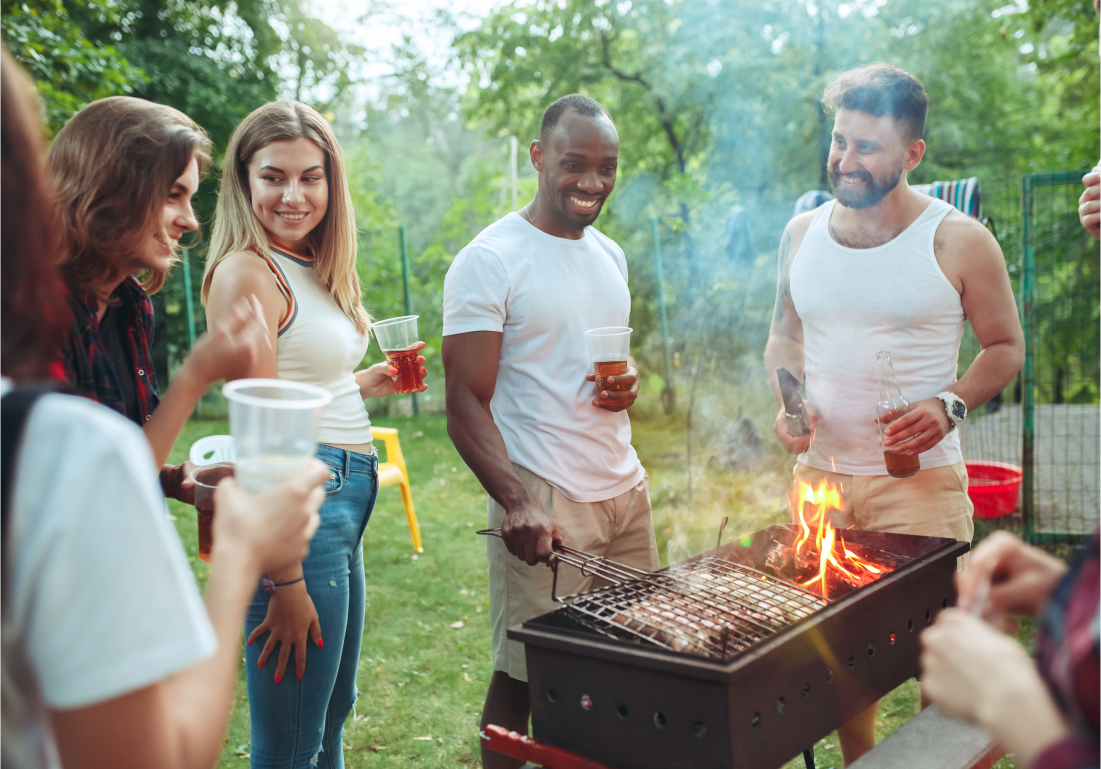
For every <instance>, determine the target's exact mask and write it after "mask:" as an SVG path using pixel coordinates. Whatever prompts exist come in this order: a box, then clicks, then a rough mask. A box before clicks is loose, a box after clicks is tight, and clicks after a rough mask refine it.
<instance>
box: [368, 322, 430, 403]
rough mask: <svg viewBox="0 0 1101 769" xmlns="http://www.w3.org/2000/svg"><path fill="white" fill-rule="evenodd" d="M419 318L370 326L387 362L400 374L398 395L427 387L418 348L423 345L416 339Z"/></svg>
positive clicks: (397, 383) (395, 386)
mask: <svg viewBox="0 0 1101 769" xmlns="http://www.w3.org/2000/svg"><path fill="white" fill-rule="evenodd" d="M419 317H420V316H419V315H403V316H402V317H400V318H390V319H388V320H380V321H377V322H376V323H373V324H371V328H373V329H374V331H375V339H376V340H377V341H378V346H379V347H380V348H382V353H383V355H385V356H386V362H387V363H389V364H390V366H391V367H392V368H396V369H397V370H398V378H397V381H396V382H394V392H396V393H398V394H399V395H404V394H405V393H415V392H417V391H418V390H420V389H421V388H422V387H423V386H424V378H423V377H422V376H421V365H420V364H419V363H417V358H418V357H419V355H418V351H417V344H418V342H420V339H419V338H418V336H417V318H419Z"/></svg>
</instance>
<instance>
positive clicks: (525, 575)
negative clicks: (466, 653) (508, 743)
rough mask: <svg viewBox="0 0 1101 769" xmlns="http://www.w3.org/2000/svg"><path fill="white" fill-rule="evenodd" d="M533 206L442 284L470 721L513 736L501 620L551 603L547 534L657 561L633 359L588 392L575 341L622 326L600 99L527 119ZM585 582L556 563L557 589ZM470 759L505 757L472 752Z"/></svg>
mask: <svg viewBox="0 0 1101 769" xmlns="http://www.w3.org/2000/svg"><path fill="white" fill-rule="evenodd" d="M530 155H531V162H532V165H533V166H535V169H536V170H537V171H538V172H539V188H538V192H537V193H536V196H535V198H534V200H532V201H531V203H529V204H528V205H527V206H526V207H524V208H523V209H521V210H520V211H519V212H514V213H510V214H508V215H507V216H506V217H504V218H503V219H501V220H500V221H498V222H496V223H494V224H492V225H490V226H489V227H487V228H486V229H485V230H484V231H482V233H481V234H479V235H478V237H477V238H475V239H474V240H473V241H472V242H471V243H470V245H468V246H467V247H466V248H464V249H463V250H462V251H461V252H460V253H459V255H458V256H457V257H456V258H455V262H454V263H453V264H452V265H451V268H450V269H449V270H448V273H447V278H446V280H445V282H444V328H443V350H442V351H443V362H444V369H445V371H446V373H447V428H448V433H449V435H450V436H451V439H452V440H453V441H454V442H455V446H456V448H457V449H458V451H459V454H460V455H461V456H462V457H463V459H464V460H465V461H466V463H467V464H468V465H469V466H470V468H471V469H472V470H473V471H474V473H475V475H477V476H478V479H479V480H480V481H481V482H482V485H483V486H484V487H485V489H486V491H487V492H488V494H489V501H488V505H489V511H488V520H489V527H490V528H500V533H501V538H499V539H498V538H495V537H490V538H489V541H488V544H487V554H488V557H489V577H490V614H491V619H492V623H493V666H494V674H493V679H492V682H491V683H490V687H489V692H488V694H487V695H486V702H485V706H484V708H483V710H482V726H483V728H484V727H485V726H486V725H488V724H496V725H498V726H503V727H506V728H508V729H510V730H515V731H519V732H526V731H527V723H528V716H529V713H530V710H529V704H528V686H527V669H526V666H525V664H524V650H523V644H520V643H518V642H515V641H508V640H507V639H506V637H505V631H506V629H507V628H508V627H511V626H513V625H516V624H518V623H520V622H523V621H525V620H528V619H531V618H533V617H535V616H538V615H540V614H544V613H546V612H549V611H553V610H554V609H555V608H556V605H555V604H554V602H553V601H552V599H551V579H552V575H551V571H550V569H547V568H545V567H536V564H538V563H539V562H540V561H544V562H545V561H546V560H547V559H548V558H549V557H550V555H551V553H552V549H553V545H554V543H556V542H560V543H561V542H564V543H565V544H568V545H569V546H571V547H575V548H578V549H580V550H584V551H586V552H589V553H593V554H594V555H601V556H605V557H607V558H609V559H610V560H615V561H620V562H622V563H626V564H629V565H631V566H635V567H637V568H641V569H645V570H647V571H652V570H654V569H657V568H658V565H659V564H658V554H657V545H656V542H655V539H654V527H653V520H652V518H651V515H650V494H649V481H648V478H647V476H646V472H645V470H644V469H643V467H642V465H641V463H640V462H639V460H638V457H637V456H636V454H635V451H634V449H633V448H632V447H631V423H630V419H629V418H628V416H627V413H626V409H627V408H629V407H630V406H631V404H632V403H634V401H635V398H636V397H637V395H638V371H637V369H636V367H635V364H634V361H633V360H631V361H629V362H628V368H627V372H626V373H625V374H623V375H621V376H615V377H611V378H610V379H609V380H608V381H609V383H610V384H612V385H615V386H616V387H617V389H616V390H601V391H600V392H599V393H598V392H597V390H596V388H595V385H594V384H593V382H594V376H593V366H592V363H591V362H590V359H589V356H588V352H587V349H586V344H585V332H586V331H587V330H589V329H593V328H604V327H612V326H627V325H628V322H629V318H630V310H631V295H630V292H629V291H628V287H627V263H626V260H625V258H624V255H623V250H622V249H621V248H620V247H619V246H618V245H616V244H615V243H614V242H613V241H612V240H610V239H609V238H607V237H606V236H604V235H602V234H601V233H600V232H598V231H597V230H596V229H595V228H594V227H593V226H592V224H593V222H594V221H596V218H597V216H599V214H600V210H601V207H602V206H603V205H604V202H605V201H606V200H607V198H608V196H609V195H610V194H611V192H612V189H613V188H614V186H615V180H616V169H617V162H618V157H619V136H618V134H617V133H616V130H615V125H614V124H613V123H612V120H611V118H610V117H609V116H608V114H607V112H606V111H605V110H604V108H603V107H602V106H601V105H600V104H599V103H597V102H596V101H594V100H593V99H590V98H588V97H586V96H581V95H578V94H573V95H570V96H565V97H563V98H561V99H559V100H558V101H556V102H555V103H554V104H552V105H551V106H550V107H549V108H548V109H547V111H546V113H545V114H544V115H543V122H542V127H541V130H540V133H539V139H538V140H537V141H534V142H532V143H531V149H530ZM592 585H593V578H592V577H591V576H588V577H586V576H583V575H582V574H580V573H578V572H576V571H574V570H571V569H562V570H560V573H559V575H558V591H559V593H560V594H569V593H575V592H579V591H582V590H586V589H589V588H590V587H591V586H592ZM482 764H483V766H485V767H514V766H519V765H520V763H519V762H517V761H516V760H515V759H511V758H508V757H506V756H503V755H501V754H498V753H494V752H492V751H487V750H485V749H483V751H482Z"/></svg>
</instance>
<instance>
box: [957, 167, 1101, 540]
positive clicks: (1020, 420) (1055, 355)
mask: <svg viewBox="0 0 1101 769" xmlns="http://www.w3.org/2000/svg"><path fill="white" fill-rule="evenodd" d="M1083 174H1084V172H1083V171H1073V172H1060V173H1044V174H1026V175H1024V176H1023V177H1021V178H1020V181H1019V182H1016V181H1013V182H1010V180H984V181H983V208H984V211H985V213H987V214H990V215H991V217H992V219H993V227H992V229H993V230H994V231H995V233H996V236H997V238H998V240H999V242H1000V243H1001V245H1002V249H1003V252H1004V253H1005V256H1006V263H1007V267H1008V268H1009V271H1010V278H1011V280H1012V282H1013V288H1014V292H1015V293H1016V295H1017V300H1018V307H1019V310H1020V312H1021V321H1022V326H1023V327H1024V331H1025V348H1026V353H1025V365H1024V369H1023V370H1022V372H1021V373H1020V375H1018V377H1017V378H1016V380H1015V381H1014V382H1012V383H1011V384H1010V385H1009V386H1008V387H1007V388H1006V389H1005V391H1003V393H1002V394H1001V395H1000V396H999V397H998V398H996V399H995V401H993V402H992V403H991V404H990V405H988V406H986V407H985V408H983V409H979V410H977V411H978V413H976V414H975V415H973V418H972V419H969V420H968V422H967V423H966V424H965V425H964V429H963V430H961V438H962V440H963V446H964V458H965V459H968V460H976V459H977V460H993V461H998V462H1007V463H1010V464H1014V465H1018V466H1020V467H1021V468H1022V470H1023V475H1024V479H1023V483H1022V484H1021V494H1020V501H1019V512H1020V516H1021V519H1020V524H1021V528H1022V533H1023V535H1024V536H1025V537H1026V538H1027V539H1028V540H1030V541H1032V542H1059V541H1071V540H1075V539H1077V538H1080V537H1081V536H1083V535H1086V534H1089V533H1091V532H1092V531H1093V529H1094V528H1096V526H1097V525H1098V518H1099V515H1101V494H1099V486H1101V483H1099V480H1101V400H1099V365H1101V360H1099V359H1101V338H1099V306H1101V301H1099V287H1101V282H1099V270H1098V255H1099V250H1098V244H1097V241H1095V240H1093V239H1092V238H1091V237H1090V236H1089V235H1088V234H1087V233H1086V232H1085V231H1084V230H1083V229H1082V227H1081V226H1080V224H1079V222H1078V213H1077V209H1078V197H1079V195H1081V192H1082V184H1081V181H1082V176H1083ZM977 354H978V343H977V342H976V341H975V338H974V334H973V333H972V332H971V329H970V327H968V329H967V331H966V333H965V337H964V343H963V345H962V346H961V350H960V372H961V373H962V372H963V371H964V370H966V368H967V366H968V365H970V363H971V361H972V360H973V359H974V357H975V355H977Z"/></svg>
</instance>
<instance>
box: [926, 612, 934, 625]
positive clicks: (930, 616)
mask: <svg viewBox="0 0 1101 769" xmlns="http://www.w3.org/2000/svg"><path fill="white" fill-rule="evenodd" d="M932 621H933V612H931V611H929V610H928V609H926V610H925V624H926V625H928V624H929V623H930V622H932Z"/></svg>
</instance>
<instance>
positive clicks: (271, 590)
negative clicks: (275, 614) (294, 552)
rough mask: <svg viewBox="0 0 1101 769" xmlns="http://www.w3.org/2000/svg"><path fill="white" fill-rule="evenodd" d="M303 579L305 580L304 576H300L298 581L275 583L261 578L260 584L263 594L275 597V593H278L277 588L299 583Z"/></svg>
mask: <svg viewBox="0 0 1101 769" xmlns="http://www.w3.org/2000/svg"><path fill="white" fill-rule="evenodd" d="M304 579H306V578H305V576H302V577H299V578H298V579H291V580H287V581H286V582H276V581H274V580H270V579H268V578H267V577H261V578H260V584H261V585H263V586H264V592H265V593H267V594H268V595H275V594H276V593H277V592H279V588H281V587H286V586H287V585H293V584H294V583H295V582H301V581H302V580H304Z"/></svg>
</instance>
